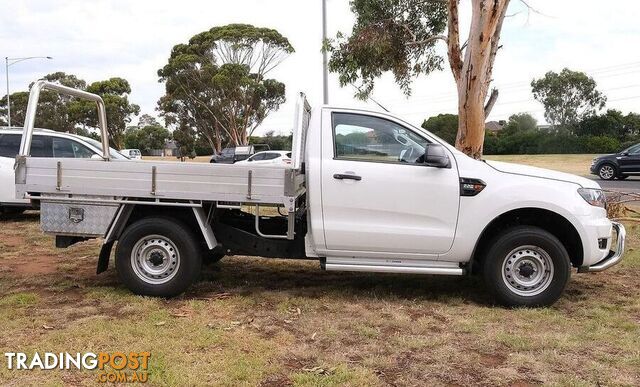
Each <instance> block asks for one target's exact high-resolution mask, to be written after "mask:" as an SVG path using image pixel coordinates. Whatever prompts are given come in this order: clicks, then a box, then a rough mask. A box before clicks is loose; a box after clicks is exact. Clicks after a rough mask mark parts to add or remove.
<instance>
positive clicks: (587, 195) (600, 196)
mask: <svg viewBox="0 0 640 387" xmlns="http://www.w3.org/2000/svg"><path fill="white" fill-rule="evenodd" d="M578 193H579V194H580V196H582V198H583V199H584V200H585V201H586V202H587V203H589V204H591V205H592V206H596V207H602V208H605V204H606V201H607V200H606V198H605V196H604V192H602V190H601V189H596V188H578Z"/></svg>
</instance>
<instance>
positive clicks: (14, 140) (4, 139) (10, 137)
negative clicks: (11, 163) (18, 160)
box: [0, 134, 21, 158]
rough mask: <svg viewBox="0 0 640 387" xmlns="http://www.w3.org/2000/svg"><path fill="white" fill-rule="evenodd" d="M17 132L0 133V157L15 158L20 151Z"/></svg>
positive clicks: (19, 138)
mask: <svg viewBox="0 0 640 387" xmlns="http://www.w3.org/2000/svg"><path fill="white" fill-rule="evenodd" d="M20 140H21V137H20V135H19V134H0V157H11V158H15V157H16V155H17V154H18V152H19V151H20Z"/></svg>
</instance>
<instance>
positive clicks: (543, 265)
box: [483, 226, 571, 307]
mask: <svg viewBox="0 0 640 387" xmlns="http://www.w3.org/2000/svg"><path fill="white" fill-rule="evenodd" d="M491 246H492V247H491V248H490V249H489V251H488V252H487V254H486V256H485V257H484V265H483V266H484V267H483V275H484V280H485V282H486V284H487V286H488V287H489V289H490V290H491V292H492V293H493V295H494V296H495V298H496V300H497V301H498V302H500V303H501V304H502V305H505V306H509V307H514V306H548V305H551V304H553V303H554V302H555V301H556V300H558V298H560V296H561V295H562V292H563V291H564V288H565V287H566V285H567V282H568V281H569V278H570V277H571V263H570V261H569V255H568V253H567V251H566V249H565V248H564V246H563V245H562V243H561V242H560V241H559V240H558V238H556V237H555V236H554V235H552V234H551V233H549V232H547V231H545V230H543V229H541V228H538V227H532V226H518V227H515V228H512V229H510V230H507V231H505V232H503V233H502V234H500V235H498V236H497V237H496V238H495V239H494V240H493V243H492V244H491Z"/></svg>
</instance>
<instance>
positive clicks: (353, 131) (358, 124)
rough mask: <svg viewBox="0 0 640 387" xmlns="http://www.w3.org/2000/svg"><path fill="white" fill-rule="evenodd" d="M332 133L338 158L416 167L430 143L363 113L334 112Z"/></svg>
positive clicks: (393, 124)
mask: <svg viewBox="0 0 640 387" xmlns="http://www.w3.org/2000/svg"><path fill="white" fill-rule="evenodd" d="M333 132H334V142H335V156H336V158H338V159H349V160H358V161H373V162H388V163H409V164H415V163H417V162H419V159H421V157H422V156H423V155H424V152H425V148H426V145H427V144H428V143H429V141H427V140H426V139H424V138H423V137H421V136H419V135H417V134H416V133H414V132H412V131H411V130H409V129H407V128H405V127H403V126H401V125H398V124H396V123H395V122H392V121H389V120H385V119H383V118H378V117H372V116H367V115H362V114H349V113H334V114H333Z"/></svg>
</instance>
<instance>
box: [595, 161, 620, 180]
mask: <svg viewBox="0 0 640 387" xmlns="http://www.w3.org/2000/svg"><path fill="white" fill-rule="evenodd" d="M598 176H600V178H601V179H602V180H613V179H615V178H616V169H615V167H614V166H613V165H611V164H602V165H601V166H600V168H598Z"/></svg>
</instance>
